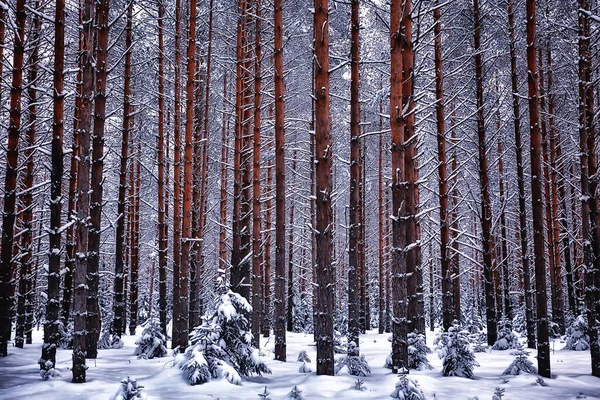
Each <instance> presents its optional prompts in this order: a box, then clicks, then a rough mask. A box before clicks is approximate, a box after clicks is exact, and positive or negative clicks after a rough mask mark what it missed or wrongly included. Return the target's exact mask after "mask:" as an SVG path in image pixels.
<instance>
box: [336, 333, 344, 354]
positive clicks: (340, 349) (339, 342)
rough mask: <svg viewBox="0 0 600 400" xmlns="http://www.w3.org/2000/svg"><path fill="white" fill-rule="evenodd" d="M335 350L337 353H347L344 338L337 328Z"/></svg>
mask: <svg viewBox="0 0 600 400" xmlns="http://www.w3.org/2000/svg"><path fill="white" fill-rule="evenodd" d="M333 351H334V353H335V354H346V346H345V343H344V338H343V337H342V334H341V333H340V332H339V331H337V330H336V331H334V332H333Z"/></svg>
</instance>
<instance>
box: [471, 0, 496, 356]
mask: <svg viewBox="0 0 600 400" xmlns="http://www.w3.org/2000/svg"><path fill="white" fill-rule="evenodd" d="M473 11H474V14H473V19H474V34H475V86H476V89H475V90H476V103H477V135H478V139H479V185H480V188H481V235H482V242H483V274H484V279H485V309H486V323H487V339H488V344H489V345H493V344H494V343H495V342H496V340H497V337H498V332H497V331H496V326H497V320H496V309H495V303H494V285H493V282H492V269H493V260H492V237H491V231H492V206H491V201H490V193H489V179H488V165H487V164H488V163H487V155H486V138H485V113H484V110H483V57H482V50H481V17H480V12H479V0H473Z"/></svg>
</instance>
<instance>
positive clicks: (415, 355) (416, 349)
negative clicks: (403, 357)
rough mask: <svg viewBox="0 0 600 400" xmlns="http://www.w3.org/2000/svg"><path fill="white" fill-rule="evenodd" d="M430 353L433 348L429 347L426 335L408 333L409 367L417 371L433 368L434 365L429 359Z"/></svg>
mask: <svg viewBox="0 0 600 400" xmlns="http://www.w3.org/2000/svg"><path fill="white" fill-rule="evenodd" d="M429 353H431V349H430V348H429V347H427V342H426V341H425V336H423V335H422V334H420V333H417V332H413V333H409V334H408V368H410V369H416V370H417V371H422V370H425V369H432V368H433V367H432V366H431V365H430V364H429V361H428V360H427V354H429Z"/></svg>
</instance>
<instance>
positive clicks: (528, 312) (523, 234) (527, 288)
mask: <svg viewBox="0 0 600 400" xmlns="http://www.w3.org/2000/svg"><path fill="white" fill-rule="evenodd" d="M508 30H509V44H510V75H511V88H512V104H513V124H514V130H515V153H516V158H517V186H518V188H519V238H520V239H521V240H520V242H521V243H520V244H521V249H520V250H521V268H522V276H523V286H524V292H525V321H526V328H527V347H529V348H535V320H534V318H533V292H532V291H531V282H530V274H529V251H528V246H527V208H526V205H525V178H524V175H525V174H524V173H523V145H522V144H521V112H520V107H519V84H518V75H517V51H516V46H515V14H514V10H513V0H508Z"/></svg>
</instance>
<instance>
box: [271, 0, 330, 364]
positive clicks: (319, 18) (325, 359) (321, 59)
mask: <svg viewBox="0 0 600 400" xmlns="http://www.w3.org/2000/svg"><path fill="white" fill-rule="evenodd" d="M278 1H279V0H278ZM328 7H329V6H328V0H314V10H315V11H314V25H313V29H314V68H315V90H314V97H315V146H316V151H315V168H316V170H315V172H316V190H315V194H316V197H317V199H316V226H315V228H314V229H315V230H316V232H315V236H316V250H317V260H316V268H317V271H316V283H317V284H318V285H319V286H318V289H317V299H316V305H317V311H316V312H315V314H316V320H315V321H314V323H315V325H317V326H318V330H319V335H318V337H317V375H333V374H334V365H333V364H334V359H333V313H334V304H335V291H334V290H332V288H333V287H334V285H335V264H333V263H332V261H333V259H332V253H333V228H332V227H333V225H332V222H333V213H332V208H331V190H332V184H331V166H332V158H333V157H332V156H333V155H332V152H331V135H330V131H331V115H330V110H329V8H328Z"/></svg>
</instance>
